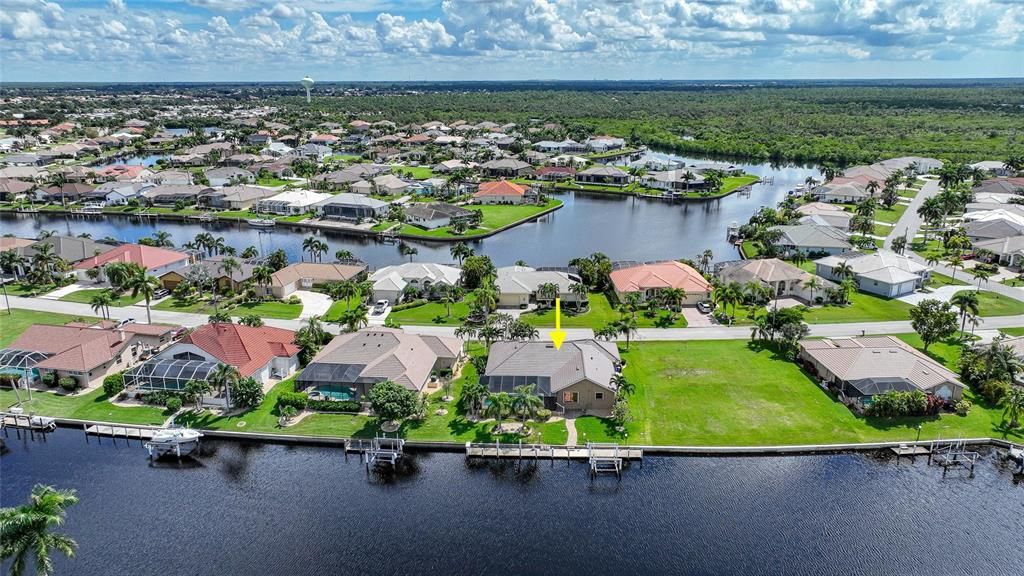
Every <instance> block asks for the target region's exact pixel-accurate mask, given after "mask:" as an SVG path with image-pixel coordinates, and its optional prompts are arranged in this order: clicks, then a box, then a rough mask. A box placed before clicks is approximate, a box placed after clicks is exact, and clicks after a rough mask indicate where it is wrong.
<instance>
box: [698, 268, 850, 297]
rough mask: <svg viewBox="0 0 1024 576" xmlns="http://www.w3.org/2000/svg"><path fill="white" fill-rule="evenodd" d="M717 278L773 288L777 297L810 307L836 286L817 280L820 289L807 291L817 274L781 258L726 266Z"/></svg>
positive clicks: (717, 274) (718, 273) (826, 281)
mask: <svg viewBox="0 0 1024 576" xmlns="http://www.w3.org/2000/svg"><path fill="white" fill-rule="evenodd" d="M715 275H716V276H718V277H719V278H720V279H721V280H722V281H723V282H739V283H740V284H746V283H748V282H760V283H761V284H764V285H766V286H769V287H771V289H772V291H773V292H774V294H775V296H776V297H780V298H781V297H787V298H799V299H800V300H803V301H804V302H809V303H813V302H815V300H816V299H817V298H820V297H821V296H822V295H824V293H825V290H826V289H827V288H835V286H836V285H835V284H834V283H832V282H829V281H828V280H824V279H822V278H818V287H817V288H814V289H813V290H812V289H810V288H808V287H807V283H808V282H809V281H810V280H811V279H812V278H817V277H816V276H815V275H814V274H811V273H810V272H807V271H806V270H804V269H802V268H798V267H796V266H793V265H792V264H790V263H789V262H785V261H783V260H779V259H778V258H764V259H757V260H741V261H739V262H727V263H725V264H724V265H723V266H721V267H720V268H719V270H718V272H716V274H715Z"/></svg>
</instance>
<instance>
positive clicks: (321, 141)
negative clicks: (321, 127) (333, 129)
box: [309, 134, 341, 146]
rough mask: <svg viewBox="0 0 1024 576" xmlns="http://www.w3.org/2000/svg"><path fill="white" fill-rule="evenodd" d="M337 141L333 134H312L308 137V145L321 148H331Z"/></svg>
mask: <svg viewBox="0 0 1024 576" xmlns="http://www.w3.org/2000/svg"><path fill="white" fill-rule="evenodd" d="M339 140H341V139H340V138H338V137H337V136H335V135H334V134H314V135H312V136H310V138H309V143H310V144H318V145H321V146H333V145H334V144H337V143H338V141H339Z"/></svg>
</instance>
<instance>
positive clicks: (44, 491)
mask: <svg viewBox="0 0 1024 576" xmlns="http://www.w3.org/2000/svg"><path fill="white" fill-rule="evenodd" d="M77 503H78V496H77V495H76V494H75V491H74V490H58V489H56V488H54V487H53V486H44V485H42V484H36V485H35V487H33V488H32V495H31V496H30V497H29V502H28V504H25V505H22V506H18V507H17V508H0V559H4V560H8V559H10V560H11V569H10V574H11V576H22V575H23V574H26V573H27V567H28V563H29V560H30V559H31V560H32V562H33V563H34V564H35V568H36V574H37V575H38V576H49V575H51V574H53V560H52V559H51V558H50V552H51V551H53V550H56V551H58V552H61V553H63V554H64V555H65V556H67V557H68V558H74V557H75V548H77V547H78V544H76V543H75V541H74V540H72V539H71V538H70V537H68V536H65V535H63V534H58V533H56V532H53V529H54V528H55V527H57V526H60V525H61V524H63V523H64V519H65V516H66V511H67V509H68V508H69V507H71V506H74V505H75V504H77Z"/></svg>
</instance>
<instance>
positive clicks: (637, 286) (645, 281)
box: [611, 261, 711, 292]
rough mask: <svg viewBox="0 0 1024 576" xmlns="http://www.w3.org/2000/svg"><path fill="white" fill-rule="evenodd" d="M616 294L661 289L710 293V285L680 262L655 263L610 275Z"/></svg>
mask: <svg viewBox="0 0 1024 576" xmlns="http://www.w3.org/2000/svg"><path fill="white" fill-rule="evenodd" d="M611 279H612V284H614V285H615V290H617V291H618V292H642V291H644V290H653V289H661V288H682V289H683V290H686V291H687V292H710V291H711V283H710V282H708V281H707V280H705V279H704V277H703V276H701V274H700V272H697V271H696V270H694V269H693V268H691V267H689V266H687V265H686V264H683V263H682V262H675V261H669V262H657V263H654V264H641V265H639V266H631V267H629V268H622V269H620V270H615V271H614V272H612V273H611Z"/></svg>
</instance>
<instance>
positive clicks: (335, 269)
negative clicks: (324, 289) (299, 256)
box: [268, 262, 366, 299]
mask: <svg viewBox="0 0 1024 576" xmlns="http://www.w3.org/2000/svg"><path fill="white" fill-rule="evenodd" d="M365 272H366V265H355V264H321V263H318V262H297V263H295V264H289V265H288V266H285V267H284V268H281V269H280V270H278V271H277V272H274V274H273V275H272V276H271V277H270V287H269V288H268V291H269V292H270V295H272V296H274V297H275V298H279V299H280V298H287V297H288V296H290V295H291V294H292V293H293V292H295V291H296V290H309V289H310V288H312V287H314V286H318V285H321V284H326V283H328V282H341V281H344V280H351V279H353V278H357V277H359V276H360V275H362V274H364V273H365Z"/></svg>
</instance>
